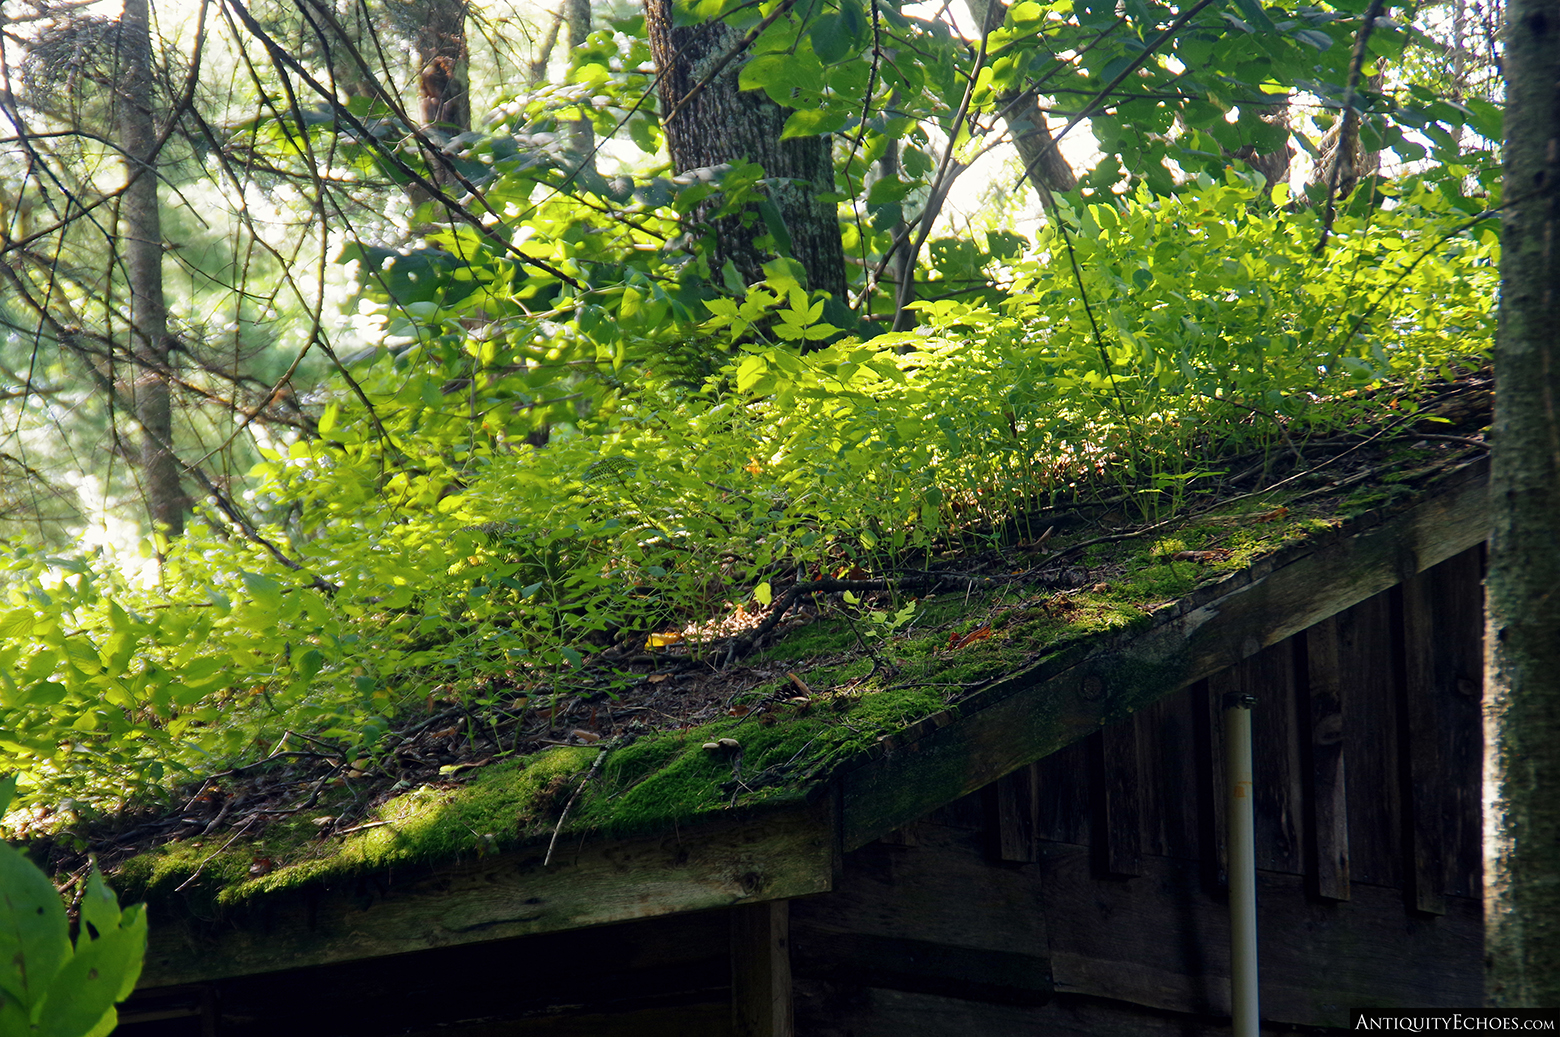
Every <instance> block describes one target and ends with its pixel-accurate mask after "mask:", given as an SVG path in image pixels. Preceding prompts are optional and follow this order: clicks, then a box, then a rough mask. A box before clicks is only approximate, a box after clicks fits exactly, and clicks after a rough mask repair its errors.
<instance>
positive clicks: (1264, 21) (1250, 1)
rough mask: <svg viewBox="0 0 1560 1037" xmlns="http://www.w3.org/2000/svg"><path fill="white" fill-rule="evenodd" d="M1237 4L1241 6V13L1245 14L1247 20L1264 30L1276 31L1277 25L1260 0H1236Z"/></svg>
mask: <svg viewBox="0 0 1560 1037" xmlns="http://www.w3.org/2000/svg"><path fill="white" fill-rule="evenodd" d="M1235 6H1236V7H1238V8H1240V13H1241V14H1243V15H1245V17H1246V21H1248V22H1250V23H1251V24H1252V25H1253V26H1255V27H1256V28H1258V29H1260V30H1262V31H1263V32H1276V31H1277V27H1276V26H1275V25H1274V24H1273V19H1271V18H1269V17H1268V13H1267V12H1266V11H1264V10H1263V9H1262V4H1261V2H1260V0H1235Z"/></svg>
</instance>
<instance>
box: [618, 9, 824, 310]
mask: <svg viewBox="0 0 1560 1037" xmlns="http://www.w3.org/2000/svg"><path fill="white" fill-rule="evenodd" d="M672 2H673V0H645V23H646V28H647V30H648V32H649V35H650V50H651V52H652V53H653V54H654V55H655V63H656V67H657V68H658V69H659V70H660V71H661V73H662V76H661V88H660V100H661V118H662V121H663V125H664V126H665V130H666V139H667V144H668V147H669V148H670V150H671V154H672V165H673V166H674V167H675V168H676V170H677V172H679V173H683V172H687V171H688V170H692V169H702V168H707V167H710V166H719V165H724V164H726V163H736V162H742V161H748V162H756V163H758V164H759V165H760V166H763V168H764V173H765V175H766V176H768V177H770V178H771V184H770V187H769V198H770V200H771V201H772V202H773V203H774V205H775V208H776V209H778V210H779V213H780V218H781V220H783V221H784V223H785V228H786V231H787V232H788V233H789V235H790V238H791V258H793V259H795V260H797V261H798V262H799V263H801V265H802V267H803V269H805V270H806V271H807V281H808V287H810V288H812V289H815V290H822V291H826V292H829V293H831V294H832V295H833V296H834V298H835V299H838V300H840V301H842V302H843V301H844V299H845V252H844V249H843V248H842V247H841V244H840V223H839V216H838V214H837V212H836V210H835V206H834V203H833V202H822V201H819V200H818V195H820V194H823V193H826V192H832V191H833V190H834V160H833V157H832V155H831V154H830V150H829V138H828V137H827V136H816V137H793V138H791V139H790V140H786V141H782V140H781V139H780V130H781V128H782V127H783V126H784V125H785V120H786V110H785V109H783V108H781V107H780V106H779V105H778V104H776V103H775V102H774V101H772V100H770V98H769V96H768V95H767V94H765V93H764V92H763V91H762V90H740V89H738V87H737V74H738V72H739V71H740V70H741V67H742V60H741V59H740V58H739V59H737V60H735V61H731V62H729V63H727V64H726V66H725V68H723V69H721V70H720V71H719V72H718V73H717V74H716V75H715V77H714V79H713V80H711V81H709V82H707V83H704V85H703V86H702V87H700V89H699V92H698V94H697V95H696V96H693V97H692V98H691V99H690V100H688V102H687V103H683V99H684V98H687V97H689V95H690V93H692V91H693V90H694V88H695V87H696V86H698V85H699V84H700V83H701V82H703V81H704V80H706V79H707V78H708V76H709V73H708V70H709V69H711V68H712V67H713V66H714V65H715V64H716V63H718V62H719V61H720V60H721V59H722V58H723V57H725V56H726V55H727V54H729V53H730V52H731V51H732V50H733V49H734V48H735V47H736V46H737V45H738V44H739V42H740V41H741V36H740V35H739V34H738V33H737V31H736V30H735V29H733V28H731V27H730V26H729V25H727V24H725V23H724V22H706V23H704V24H702V25H691V26H674V25H673V22H672ZM679 106H680V107H679ZM776 179H779V180H782V181H783V182H779V183H776V182H775V180H776ZM719 206H720V200H719V199H718V198H716V199H710V200H709V201H708V202H706V203H704V204H702V205H700V206H699V207H698V208H696V209H695V210H694V212H693V214H692V223H693V227H694V229H695V230H697V231H700V232H706V233H708V234H709V236H710V241H709V245H708V251H707V253H706V254H707V255H708V257H709V265H710V275H711V277H712V279H713V280H714V281H715V282H716V283H720V282H721V279H722V274H723V270H724V268H725V264H726V263H727V262H730V263H731V264H732V266H733V267H734V268H735V269H736V275H737V277H738V278H739V279H740V280H741V282H742V283H743V284H744V285H751V284H755V283H756V282H758V281H761V280H763V278H764V271H763V264H764V262H765V261H766V260H767V259H769V258H770V256H769V255H766V254H765V252H764V251H763V250H761V249H760V248H759V247H758V245H757V244H756V243H755V239H756V238H758V237H760V236H761V235H763V234H764V233H765V226H764V224H763V222H762V221H761V220H759V219H758V214H757V213H756V212H754V211H747V212H743V213H740V214H737V215H733V216H724V217H721V218H720V219H714V218H712V215H711V214H712V213H713V212H714V211H715V210H716V209H717V208H719Z"/></svg>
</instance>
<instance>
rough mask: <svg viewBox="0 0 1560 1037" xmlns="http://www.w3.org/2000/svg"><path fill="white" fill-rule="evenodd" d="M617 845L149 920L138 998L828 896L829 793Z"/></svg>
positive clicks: (567, 843)
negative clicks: (209, 914) (208, 914)
mask: <svg viewBox="0 0 1560 1037" xmlns="http://www.w3.org/2000/svg"><path fill="white" fill-rule="evenodd" d="M820 793H823V794H820V795H817V796H815V797H813V798H812V799H811V800H810V801H806V802H801V803H796V802H793V803H792V804H790V805H787V806H785V807H782V808H778V809H775V810H772V811H765V812H760V813H757V814H753V813H748V814H747V815H746V816H744V817H742V818H740V819H732V820H717V821H712V822H706V823H703V824H699V825H696V826H690V827H687V828H683V829H681V830H673V831H669V832H663V833H657V834H652V835H642V836H637V837H633V838H627V839H596V840H586V841H583V842H579V843H574V842H573V841H572V840H567V839H566V840H564V841H563V842H562V843H560V845H559V847H558V850H557V852H556V854H555V855H554V857H553V860H552V862H551V863H550V864H548V863H546V862H545V859H546V854H547V848H546V847H545V846H532V847H527V848H525V849H523V850H521V851H518V852H514V853H505V854H497V855H493V856H489V857H479V858H476V859H474V860H470V861H463V862H457V863H454V864H443V865H439V866H435V867H422V868H416V869H414V868H405V869H400V870H398V871H393V872H389V873H386V874H378V875H369V876H363V877H360V878H357V879H354V880H351V881H346V882H339V883H333V884H330V885H317V886H310V887H303V888H299V889H297V890H291V891H288V892H285V893H278V894H273V895H268V896H266V897H262V898H257V899H256V900H254V901H253V902H250V903H248V904H246V905H245V906H243V907H242V908H239V909H237V910H234V911H232V912H231V913H229V914H227V915H225V916H224V917H223V918H222V919H220V920H202V919H199V918H196V917H194V916H193V915H190V914H184V915H183V916H181V917H167V916H154V917H153V918H152V925H151V939H150V942H149V945H148V948H147V955H146V965H145V968H144V970H143V972H142V975H141V981H140V983H139V985H138V986H139V989H141V990H149V989H156V988H163V987H172V986H180V985H186V984H191V983H201V982H209V981H213V980H219V979H226V978H231V977H236V976H249V975H256V974H260V973H267V972H279V971H285V970H290V969H298V968H308V967H314V966H320V965H330V964H335V963H341V962H348V961H357V960H360V959H365V958H375V957H382V956H387V955H391V954H404V953H407V952H411V951H419V950H428V949H431V948H437V947H452V946H458V945H461V944H469V943H480V942H485V941H489V940H498V939H505V938H508V937H515V936H529V935H534V934H539V933H548V932H559V931H562V930H567V929H580V928H585V927H587V926H595V925H606V924H610V923H613V922H626V921H633V920H636V919H643V918H652V917H656V916H659V915H670V914H678V913H682V912H686V911H702V910H708V909H711V908H720V907H730V906H733V905H736V904H743V903H758V902H762V901H766V900H780V899H786V898H790V897H798V896H805V895H807V894H810V893H821V892H826V891H827V890H829V889H832V888H833V886H834V881H835V872H836V870H837V869H838V867H839V866H840V851H839V843H838V839H837V837H836V836H837V833H838V831H839V824H838V820H837V817H836V812H837V807H836V802H835V798H834V797H833V796H832V795H829V794H827V792H826V790H820Z"/></svg>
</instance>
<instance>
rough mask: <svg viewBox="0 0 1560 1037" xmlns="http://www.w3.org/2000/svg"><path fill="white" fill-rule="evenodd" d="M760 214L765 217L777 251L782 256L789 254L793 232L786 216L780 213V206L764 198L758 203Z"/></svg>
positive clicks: (766, 225) (765, 223)
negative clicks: (787, 225)
mask: <svg viewBox="0 0 1560 1037" xmlns="http://www.w3.org/2000/svg"><path fill="white" fill-rule="evenodd" d="M758 214H759V216H760V217H762V218H763V220H764V227H765V228H766V229H767V230H768V231H769V236H770V237H772V238H774V239H775V251H776V252H778V253H780V254H781V255H782V256H789V255H790V254H791V232H790V231H789V230H787V229H786V226H785V218H784V217H782V216H781V215H780V207H779V206H777V205H776V204H775V203H774V202H772V201H771V200H769V199H768V198H762V199H760V200H759V203H758Z"/></svg>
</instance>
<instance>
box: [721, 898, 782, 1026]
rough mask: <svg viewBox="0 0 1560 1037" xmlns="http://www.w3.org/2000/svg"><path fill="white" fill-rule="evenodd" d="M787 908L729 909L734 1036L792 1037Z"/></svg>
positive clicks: (777, 903) (776, 904)
mask: <svg viewBox="0 0 1560 1037" xmlns="http://www.w3.org/2000/svg"><path fill="white" fill-rule="evenodd" d="M790 909H791V904H790V901H788V900H770V901H766V902H765V903H762V904H743V905H740V906H737V907H734V908H732V909H731V1015H732V1032H733V1033H734V1034H735V1035H736V1037H793V1033H794V1026H793V1007H792V1000H791V932H790V930H791V910H790Z"/></svg>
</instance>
